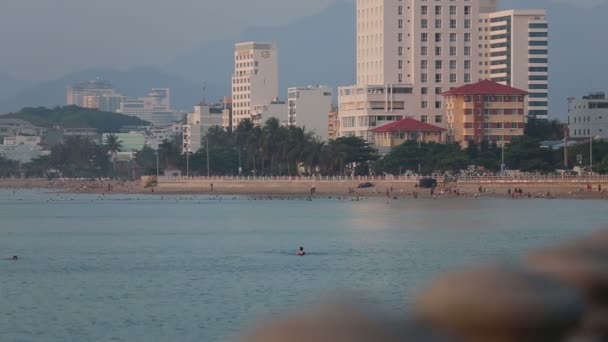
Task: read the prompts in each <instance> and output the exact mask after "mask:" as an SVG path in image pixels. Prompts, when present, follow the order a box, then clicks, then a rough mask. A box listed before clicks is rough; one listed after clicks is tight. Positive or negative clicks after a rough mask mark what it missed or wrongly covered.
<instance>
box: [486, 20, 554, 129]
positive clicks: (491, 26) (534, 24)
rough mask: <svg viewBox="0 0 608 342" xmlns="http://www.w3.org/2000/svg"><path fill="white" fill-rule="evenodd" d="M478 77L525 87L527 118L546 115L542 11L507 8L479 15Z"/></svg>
mask: <svg viewBox="0 0 608 342" xmlns="http://www.w3.org/2000/svg"><path fill="white" fill-rule="evenodd" d="M479 21H480V31H479V35H480V38H481V40H480V42H479V48H480V50H481V52H480V53H479V57H480V58H479V62H478V63H479V76H478V78H481V79H490V80H493V81H496V82H500V83H502V84H505V85H509V86H512V87H515V88H519V89H524V90H527V91H528V92H529V93H530V95H529V96H528V100H527V101H528V112H527V113H526V114H527V115H528V116H530V117H536V118H539V119H546V118H547V115H548V109H549V107H548V101H549V94H548V88H549V87H548V85H549V81H548V80H549V73H548V71H549V69H548V68H549V60H548V59H549V51H548V35H549V34H548V22H547V16H546V11H545V10H509V11H501V12H493V13H486V14H482V15H481V16H480V19H479Z"/></svg>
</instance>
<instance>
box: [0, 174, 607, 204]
mask: <svg viewBox="0 0 608 342" xmlns="http://www.w3.org/2000/svg"><path fill="white" fill-rule="evenodd" d="M360 183H361V181H315V180H296V181H293V180H292V181H289V180H280V181H276V180H275V181H270V180H265V181H259V180H255V181H254V180H240V181H237V180H172V181H162V180H161V182H160V183H159V184H157V185H155V186H153V187H144V186H143V182H140V181H127V182H122V181H88V180H43V179H3V180H0V188H12V189H34V188H38V189H49V190H50V189H54V190H57V191H64V192H68V193H94V194H111V193H114V194H157V195H165V194H202V195H231V196H236V195H245V196H299V197H309V196H311V193H312V196H313V197H355V198H356V197H387V198H391V199H399V198H405V197H420V198H429V197H436V198H438V197H472V198H475V197H506V198H515V199H518V198H575V199H608V191H607V190H608V181H595V182H589V183H588V182H586V181H580V182H573V181H567V182H555V181H552V182H542V181H521V180H513V181H509V182H503V181H501V182H486V181H484V182H481V181H478V182H475V181H460V182H450V183H446V184H443V183H441V182H440V183H439V186H438V187H437V188H436V189H435V190H434V191H433V192H431V190H430V189H421V188H419V187H417V186H416V184H417V183H416V182H415V181H372V183H373V185H374V187H372V188H368V189H357V186H358V185H359V184H360ZM589 186H590V187H591V189H589ZM516 190H521V191H516Z"/></svg>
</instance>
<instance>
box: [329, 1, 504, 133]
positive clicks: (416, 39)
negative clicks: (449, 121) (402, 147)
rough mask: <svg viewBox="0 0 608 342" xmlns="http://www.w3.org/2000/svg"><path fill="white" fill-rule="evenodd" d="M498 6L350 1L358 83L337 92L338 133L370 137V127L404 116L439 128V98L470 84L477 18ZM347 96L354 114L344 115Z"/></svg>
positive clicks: (473, 78) (474, 67) (474, 71)
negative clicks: (354, 17) (354, 15)
mask: <svg viewBox="0 0 608 342" xmlns="http://www.w3.org/2000/svg"><path fill="white" fill-rule="evenodd" d="M497 5H498V3H497V1H496V0H473V1H471V0H451V1H447V0H443V1H442V0H439V1H426V0H357V85H356V86H351V87H344V88H341V89H340V90H339V96H340V101H339V102H340V116H341V121H342V122H341V132H340V135H357V136H361V137H364V138H368V139H369V138H370V136H371V134H370V131H371V130H372V129H373V128H375V127H376V126H378V125H382V124H386V123H387V122H390V121H394V120H395V119H396V120H398V119H401V118H403V117H406V116H409V117H415V118H417V119H419V120H421V121H423V122H432V123H435V124H440V125H443V114H444V113H443V98H442V97H441V94H442V93H443V92H445V91H447V90H449V89H451V88H453V87H456V86H459V85H462V84H465V83H470V82H472V81H476V80H477V79H476V76H477V74H478V64H477V63H474V62H473V61H474V60H476V58H477V54H476V52H477V46H478V45H479V44H478V39H479V35H478V34H477V32H478V30H479V28H478V27H479V20H478V18H479V17H480V15H481V13H482V11H483V12H489V11H496V10H497ZM391 90H392V91H391ZM395 90H397V91H396V92H395ZM353 93H354V94H356V95H359V96H357V97H358V99H357V101H355V104H354V105H355V106H357V107H359V108H360V109H358V111H357V112H356V113H352V111H349V110H347V111H343V110H342V109H343V108H344V107H345V106H346V107H348V106H353V101H352V95H353ZM361 95H362V96H361ZM367 95H369V96H367ZM378 95H382V96H378ZM392 101H396V102H397V103H396V106H391V105H390V103H389V102H392ZM360 102H362V103H360ZM381 102H385V105H384V108H382V109H380V107H382V106H381ZM343 113H344V115H343ZM387 116H389V118H390V120H386V118H387ZM353 121H354V127H349V126H350V125H349V123H350V122H353ZM344 123H346V125H344Z"/></svg>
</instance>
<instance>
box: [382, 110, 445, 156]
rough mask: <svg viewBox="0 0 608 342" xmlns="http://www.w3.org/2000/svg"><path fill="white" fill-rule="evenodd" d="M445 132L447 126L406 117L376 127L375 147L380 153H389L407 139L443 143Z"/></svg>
mask: <svg viewBox="0 0 608 342" xmlns="http://www.w3.org/2000/svg"><path fill="white" fill-rule="evenodd" d="M445 132H446V129H445V128H442V127H439V126H435V125H431V124H429V123H426V122H422V121H418V120H415V119H412V118H405V119H401V120H399V121H395V122H392V123H389V124H386V125H384V126H380V127H378V128H375V129H374V130H373V134H374V140H373V141H374V147H375V148H376V149H378V152H379V153H380V154H387V153H389V152H390V151H391V150H392V149H393V148H395V147H397V146H399V145H402V144H403V143H405V142H407V141H416V142H421V143H431V142H433V143H438V144H441V143H444V142H445Z"/></svg>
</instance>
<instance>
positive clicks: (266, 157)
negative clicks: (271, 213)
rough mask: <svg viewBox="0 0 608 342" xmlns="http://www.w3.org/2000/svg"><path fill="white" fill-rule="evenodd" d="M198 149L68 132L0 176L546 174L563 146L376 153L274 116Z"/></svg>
mask: <svg viewBox="0 0 608 342" xmlns="http://www.w3.org/2000/svg"><path fill="white" fill-rule="evenodd" d="M202 143H203V144H202V147H201V148H200V149H199V150H198V151H196V152H194V153H190V154H184V153H183V151H182V143H181V137H175V139H172V140H168V141H164V142H163V143H162V144H161V145H160V146H159V149H158V150H153V149H151V148H150V147H144V148H143V149H142V150H141V151H139V152H137V153H136V154H135V158H134V159H133V160H130V161H120V160H118V159H116V155H117V153H118V152H119V151H120V149H121V147H122V144H121V142H120V141H119V140H118V138H117V137H116V136H115V135H109V136H108V137H107V139H106V141H104V142H103V143H102V144H99V143H98V142H95V141H93V140H91V139H89V138H86V137H79V136H74V137H68V138H67V139H66V140H65V141H64V142H63V143H60V144H57V145H55V146H53V147H52V148H51V151H50V154H49V155H47V156H43V157H40V158H37V159H34V160H33V161H32V162H30V163H27V164H19V163H18V162H15V161H11V160H7V159H6V158H3V157H1V156H0V177H18V176H20V175H24V176H26V177H76V178H100V177H103V178H106V177H111V178H125V179H135V178H137V177H139V176H141V175H146V174H147V175H155V174H156V172H159V173H161V174H162V172H163V171H164V170H167V169H177V170H181V172H182V174H184V175H185V174H189V175H190V176H206V175H210V176H226V175H231V176H237V175H242V176H298V175H324V176H353V175H355V176H365V175H370V174H373V175H387V174H391V175H399V174H405V173H409V172H411V173H416V174H418V173H420V174H423V175H428V174H431V173H444V172H450V173H452V174H457V173H459V172H460V171H461V170H467V169H469V167H470V166H471V165H475V166H476V167H477V168H478V169H482V170H485V171H488V172H497V171H500V170H501V164H502V160H503V156H504V161H505V164H506V166H507V168H508V169H511V170H521V171H524V172H540V173H552V172H555V170H556V169H560V168H563V165H564V160H563V159H564V151H563V149H560V150H552V149H547V148H542V147H541V145H540V140H539V139H537V138H534V137H521V138H518V139H514V140H513V141H512V142H511V143H510V144H509V145H507V146H506V147H505V149H504V151H503V149H501V148H500V147H498V146H497V145H496V143H490V142H487V141H484V142H482V143H481V144H479V145H477V144H475V143H473V142H470V143H469V147H468V148H466V149H462V148H461V147H460V146H459V145H458V144H436V143H418V142H415V141H410V142H406V143H404V144H402V145H400V146H398V147H396V148H394V149H393V150H392V151H391V152H390V153H389V154H388V155H385V156H380V155H379V154H378V152H377V151H376V150H375V149H374V148H373V147H372V146H371V145H370V144H369V143H368V142H366V141H365V140H363V139H361V138H359V137H341V138H338V139H335V140H329V141H326V142H325V141H321V140H320V139H319V138H317V137H316V136H315V135H314V134H313V133H312V132H309V131H306V130H305V129H303V128H300V127H284V126H281V125H280V124H279V122H278V120H276V119H270V120H268V121H267V122H266V123H265V125H264V126H262V127H259V126H254V125H253V124H252V123H251V122H250V121H243V122H241V123H240V124H239V125H238V126H237V127H236V128H235V129H234V130H233V131H232V132H228V131H226V130H224V129H222V128H221V127H212V128H210V129H209V131H208V132H207V134H206V135H205V137H204V138H203V142H202ZM590 155H591V152H590V148H589V144H578V145H574V146H570V147H569V148H568V165H569V166H571V167H572V166H575V165H588V164H589V158H590ZM593 164H594V171H595V172H598V173H602V174H606V173H608V142H604V141H597V142H594V143H593Z"/></svg>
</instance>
